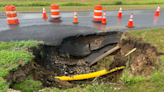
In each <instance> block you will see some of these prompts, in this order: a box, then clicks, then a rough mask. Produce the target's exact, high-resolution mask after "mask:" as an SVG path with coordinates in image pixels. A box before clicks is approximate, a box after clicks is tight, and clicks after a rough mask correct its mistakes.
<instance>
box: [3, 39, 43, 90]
mask: <svg viewBox="0 0 164 92" xmlns="http://www.w3.org/2000/svg"><path fill="white" fill-rule="evenodd" d="M38 43H42V42H38V41H33V40H28V41H19V42H18V41H15V42H14V41H11V42H0V92H5V90H6V88H8V83H7V82H6V81H5V80H4V79H3V78H4V77H5V76H7V75H8V74H9V71H15V70H17V69H18V66H19V65H21V66H24V65H25V64H27V63H28V62H29V61H31V60H32V59H33V58H34V56H33V55H32V53H30V52H27V51H26V50H27V48H30V47H37V44H38Z"/></svg>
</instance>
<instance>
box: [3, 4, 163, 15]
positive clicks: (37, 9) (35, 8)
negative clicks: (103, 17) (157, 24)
mask: <svg viewBox="0 0 164 92" xmlns="http://www.w3.org/2000/svg"><path fill="white" fill-rule="evenodd" d="M122 7H123V10H129V9H131V10H132V9H133V10H135V9H156V8H157V5H122ZM160 7H161V8H164V5H161V6H160ZM45 8H46V12H51V9H50V6H46V7H45ZM119 8H120V5H111V6H103V10H119ZM75 9H76V11H93V10H94V7H93V6H60V11H74V10H75ZM42 10H43V7H40V6H33V7H16V11H17V12H41V13H42V12H43V11H42ZM0 12H1V13H5V8H4V7H0Z"/></svg>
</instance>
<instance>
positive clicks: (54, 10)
mask: <svg viewBox="0 0 164 92" xmlns="http://www.w3.org/2000/svg"><path fill="white" fill-rule="evenodd" d="M58 11H59V9H51V12H58Z"/></svg>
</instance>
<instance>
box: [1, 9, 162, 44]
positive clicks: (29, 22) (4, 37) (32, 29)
mask: <svg viewBox="0 0 164 92" xmlns="http://www.w3.org/2000/svg"><path fill="white" fill-rule="evenodd" d="M155 11H156V10H129V11H128V10H127V11H124V10H123V18H117V14H118V11H107V12H106V16H107V17H106V18H107V25H102V24H100V23H93V22H91V21H92V20H93V12H78V11H77V17H78V21H79V24H73V23H72V21H73V14H74V12H61V20H62V21H61V22H49V20H50V13H47V16H48V17H49V18H48V19H42V13H18V19H19V24H17V25H8V24H7V20H6V15H5V14H0V41H10V40H28V39H34V40H42V41H45V42H47V43H58V44H60V43H61V41H62V39H63V38H66V37H69V36H78V35H87V34H95V33H99V32H106V31H121V32H125V31H130V30H138V29H147V28H158V27H163V25H164V20H163V19H164V10H161V11H160V16H158V17H155V16H154V13H155ZM131 13H133V23H134V24H133V25H134V26H135V28H127V27H126V25H127V24H128V21H129V18H130V14H131Z"/></svg>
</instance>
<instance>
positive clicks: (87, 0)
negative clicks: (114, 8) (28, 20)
mask: <svg viewBox="0 0 164 92" xmlns="http://www.w3.org/2000/svg"><path fill="white" fill-rule="evenodd" d="M115 1H122V2H126V3H127V2H129V3H132V2H143V3H144V2H154V1H155V2H164V1H163V0H101V3H109V2H110V3H113V2H115ZM0 2H56V3H57V2H58V3H63V2H82V3H100V0H0Z"/></svg>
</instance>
